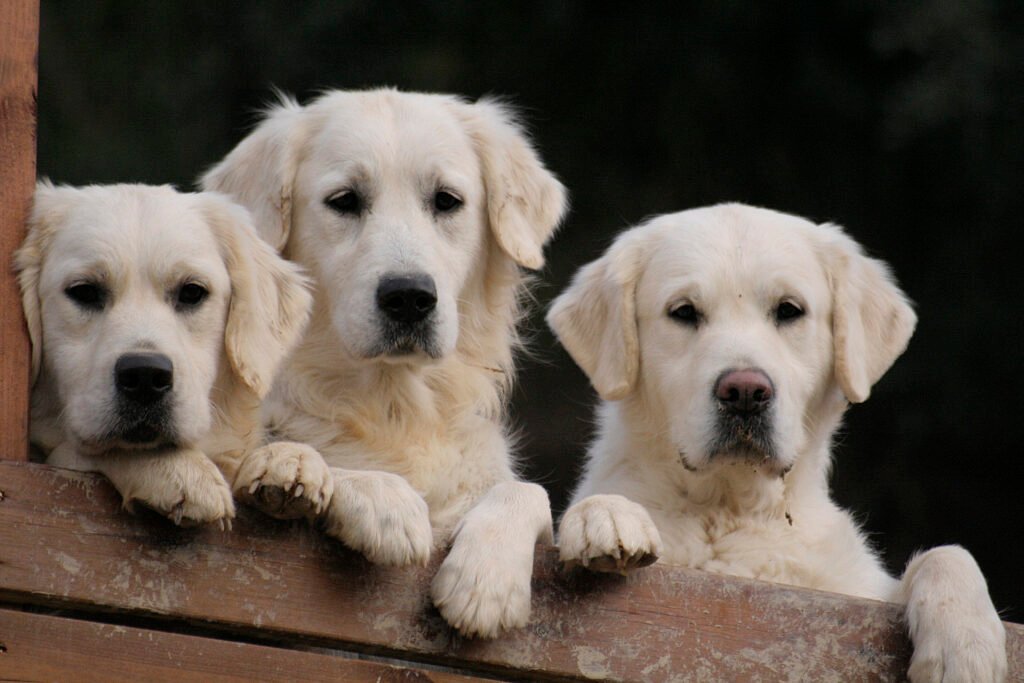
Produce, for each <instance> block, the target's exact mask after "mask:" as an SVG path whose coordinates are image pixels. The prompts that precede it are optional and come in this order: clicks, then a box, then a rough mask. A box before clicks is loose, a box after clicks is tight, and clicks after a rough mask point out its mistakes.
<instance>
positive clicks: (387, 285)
mask: <svg viewBox="0 0 1024 683" xmlns="http://www.w3.org/2000/svg"><path fill="white" fill-rule="evenodd" d="M202 185H203V186H204V187H205V188H207V189H212V190H218V191H221V192H224V193H226V194H228V195H230V196H231V197H233V198H234V199H235V200H236V201H239V202H240V203H242V204H243V205H244V206H246V207H248V208H249V209H250V210H251V211H252V212H253V215H254V216H255V217H256V222H257V227H258V229H259V231H260V233H261V234H262V236H263V237H264V238H265V239H266V240H268V241H269V242H270V243H271V244H272V245H274V246H275V247H276V248H277V249H278V250H280V251H281V252H282V253H283V254H284V255H285V256H286V257H288V258H290V259H292V260H294V261H295V262H297V263H299V264H301V265H302V266H303V267H304V268H305V269H307V270H308V272H309V273H310V274H311V276H312V278H313V281H314V286H315V290H314V305H313V314H312V319H311V322H310V326H309V330H308V332H307V333H306V335H305V337H304V338H303V340H302V342H301V343H300V345H299V348H298V349H297V351H296V352H295V354H294V355H293V356H292V357H291V358H290V360H289V362H288V364H287V367H286V369H285V370H284V371H283V372H282V373H281V375H280V377H279V381H278V383H277V384H276V386H275V388H274V389H273V391H272V393H271V395H270V396H269V398H268V403H267V409H266V415H267V418H268V423H269V425H270V427H271V428H272V430H273V432H274V434H275V435H276V442H275V443H271V444H270V445H268V446H267V448H265V449H263V450H262V451H259V452H258V453H257V454H254V456H253V457H251V458H250V459H249V460H248V461H247V463H246V465H245V466H243V469H242V472H241V473H240V475H239V478H238V480H237V481H236V484H235V490H236V494H237V495H238V496H239V497H240V498H241V499H242V500H244V501H247V502H249V503H251V504H253V505H256V506H257V507H260V508H262V509H263V510H264V511H266V512H267V513H269V514H272V515H275V516H279V517H299V516H307V517H311V518H316V519H319V520H320V521H321V523H322V525H323V527H324V528H325V530H326V532H327V533H328V534H330V535H331V536H334V537H336V538H338V539H340V540H341V541H343V542H344V543H346V544H347V545H349V546H350V547H352V548H354V549H356V550H358V551H360V552H362V553H363V554H365V555H366V556H367V557H368V558H369V559H371V560H372V561H375V562H380V563H390V564H404V563H410V562H425V561H426V559H427V557H428V555H429V553H430V550H431V546H432V543H433V536H432V531H431V527H433V530H434V531H436V532H437V533H439V534H443V535H445V536H449V535H450V536H451V538H452V544H453V545H452V548H451V551H450V552H449V554H448V556H447V558H446V559H445V561H444V562H443V564H442V566H441V568H440V570H439V572H438V574H437V576H436V578H435V580H434V582H433V586H432V596H433V599H434V602H435V604H436V605H437V606H438V608H439V609H440V611H441V613H442V615H443V616H444V617H445V619H447V620H448V622H449V623H451V624H452V625H454V626H455V627H456V628H458V629H459V630H461V631H462V632H463V633H464V634H467V635H479V636H485V637H486V636H493V635H495V634H497V633H498V632H499V631H500V630H501V629H504V628H512V627H517V626H520V625H523V624H525V623H526V621H527V619H528V617H529V610H530V577H531V573H532V567H533V551H534V545H535V543H536V542H537V540H538V539H547V540H550V539H551V513H550V507H549V504H548V498H547V494H546V492H545V491H544V490H543V488H541V487H540V486H537V485H534V484H527V483H524V482H520V481H519V480H518V478H517V476H516V474H515V468H514V462H513V459H512V456H511V455H510V448H509V440H508V436H507V433H506V431H507V430H506V426H505V424H504V404H505V394H506V392H507V391H508V389H509V386H510V384H511V382H512V378H513V353H514V350H515V348H516V346H517V344H518V338H517V334H516V323H517V320H518V318H519V315H520V305H519V297H520V296H521V295H522V290H523V284H524V275H523V273H522V271H521V267H526V268H534V269H535V268H539V267H540V266H541V265H542V264H543V260H544V259H543V251H542V249H543V246H544V244H545V242H546V241H547V240H548V238H549V237H550V236H551V234H552V233H553V232H554V230H555V228H556V227H557V225H558V223H559V221H560V220H561V217H562V214H563V212H564V210H565V204H566V201H565V194H564V190H563V188H562V185H561V184H560V183H559V182H558V181H557V180H556V179H555V177H554V176H553V175H552V174H551V173H550V172H549V171H548V170H547V169H546V168H545V167H544V165H543V164H542V162H541V160H540V159H539V158H538V156H537V154H536V152H535V151H534V150H533V148H532V147H531V146H530V144H529V142H528V140H527V139H526V137H525V136H524V134H523V133H522V131H521V130H520V128H519V127H518V125H517V124H516V121H515V118H514V117H513V116H512V114H511V112H510V111H509V110H508V109H507V108H506V107H505V106H503V105H501V104H500V103H498V102H495V101H488V100H484V101H480V102H477V103H469V102H466V101H463V100H461V99H459V98H457V97H453V96H446V95H434V94H419V93H403V92H398V91H395V90H390V89H383V90H374V91H366V92H347V91H333V92H328V93H326V94H324V95H322V96H321V97H319V98H318V99H316V100H315V101H313V102H312V103H310V104H308V105H306V106H301V105H299V104H297V103H296V102H294V101H291V100H288V99H286V98H282V101H281V102H280V104H278V105H277V106H275V107H273V108H271V109H270V111H269V112H267V115H266V117H265V119H264V120H263V121H262V123H260V124H259V126H258V127H257V128H256V129H255V130H254V131H253V132H252V133H251V134H250V135H249V136H248V137H246V138H245V139H243V140H242V141H241V142H240V143H239V144H238V146H237V147H235V149H234V150H232V151H231V152H230V153H229V154H228V155H227V156H226V157H225V158H224V159H223V160H222V161H221V162H220V163H219V164H217V165H216V166H215V167H214V168H213V169H211V170H210V171H209V172H208V173H207V174H206V175H205V176H204V177H203V178H202Z"/></svg>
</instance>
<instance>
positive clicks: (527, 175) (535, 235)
mask: <svg viewBox="0 0 1024 683" xmlns="http://www.w3.org/2000/svg"><path fill="white" fill-rule="evenodd" d="M458 111H459V113H460V116H461V117H462V118H463V120H464V121H465V124H466V127H467V129H468V131H469V134H470V136H471V137H472V138H473V144H474V146H475V147H476V151H477V155H478V156H479V158H480V164H481V168H482V171H483V176H484V185H485V186H486V192H487V217H488V219H489V221H490V224H491V231H492V232H493V233H494V237H495V239H497V241H498V245H499V246H500V247H501V249H502V251H504V252H505V253H506V254H508V255H509V256H510V257H512V259H513V260H514V261H515V262H516V263H518V264H519V265H521V266H524V267H526V268H532V269H535V270H536V269H537V268H540V267H541V266H543V265H544V251H543V250H544V244H545V243H546V242H547V241H548V239H550V237H551V235H552V234H554V232H555V228H557V227H558V224H559V222H561V220H562V216H563V215H564V214H565V210H566V208H567V200H566V194H565V188H564V187H563V186H562V183H560V182H558V179H557V178H555V176H554V175H553V174H552V173H551V172H550V171H549V170H547V168H545V167H544V164H543V162H541V160H540V157H539V156H537V152H536V151H534V149H533V147H532V146H531V145H530V142H529V140H527V138H526V135H525V134H524V133H523V131H522V129H521V128H520V127H519V125H518V123H517V122H516V120H515V116H514V115H513V114H512V112H511V111H510V110H509V108H508V107H506V106H505V105H502V104H501V103H499V102H496V101H493V100H486V99H484V100H481V101H479V102H477V103H476V104H463V105H460V106H459V107H458Z"/></svg>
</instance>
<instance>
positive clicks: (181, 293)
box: [177, 282, 210, 310]
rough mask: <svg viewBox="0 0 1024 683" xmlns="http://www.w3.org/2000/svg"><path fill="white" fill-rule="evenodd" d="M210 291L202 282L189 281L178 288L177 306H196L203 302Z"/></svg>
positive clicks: (181, 307) (184, 307)
mask: <svg viewBox="0 0 1024 683" xmlns="http://www.w3.org/2000/svg"><path fill="white" fill-rule="evenodd" d="M209 294H210V293H209V292H208V291H207V290H206V288H205V287H203V286H202V285H200V284H196V283H195V282H187V283H185V284H183V285H182V286H181V287H180V288H179V289H178V302H177V307H178V309H179V310H181V309H189V308H195V307H197V306H198V305H199V304H201V303H203V301H204V300H205V299H206V297H207V296H209Z"/></svg>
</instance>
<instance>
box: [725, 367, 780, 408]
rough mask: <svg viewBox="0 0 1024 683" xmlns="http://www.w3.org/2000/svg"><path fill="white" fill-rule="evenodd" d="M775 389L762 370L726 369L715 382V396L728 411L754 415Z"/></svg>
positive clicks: (764, 404)
mask: <svg viewBox="0 0 1024 683" xmlns="http://www.w3.org/2000/svg"><path fill="white" fill-rule="evenodd" d="M774 394H775V389H774V387H773V386H772V381H771V379H769V377H768V375H766V374H765V373H764V371H763V370H758V369H757V368H751V369H747V370H728V371H726V372H725V373H723V374H722V376H721V377H719V378H718V381H717V382H715V398H717V399H718V402H719V403H720V404H721V405H722V406H723V407H725V408H726V409H728V410H729V411H731V412H733V413H735V414H737V415H742V416H750V415H756V414H757V413H760V412H762V411H763V410H764V409H765V408H767V407H768V404H769V403H771V400H772V396H774Z"/></svg>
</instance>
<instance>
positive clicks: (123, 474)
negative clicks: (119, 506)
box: [46, 443, 235, 527]
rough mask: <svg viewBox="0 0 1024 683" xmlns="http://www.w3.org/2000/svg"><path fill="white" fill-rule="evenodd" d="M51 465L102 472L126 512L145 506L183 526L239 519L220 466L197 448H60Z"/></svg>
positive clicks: (61, 446)
mask: <svg viewBox="0 0 1024 683" xmlns="http://www.w3.org/2000/svg"><path fill="white" fill-rule="evenodd" d="M46 462H47V464H50V465H54V466H56V467H66V468H68V469H74V470H80V471H87V472H99V473H101V474H103V475H104V476H105V477H106V478H107V479H109V480H110V482H111V483H112V484H113V485H114V488H116V489H117V492H118V493H120V494H121V498H122V499H123V501H124V507H125V509H127V510H131V509H133V507H134V505H135V504H136V503H138V504H141V505H144V506H146V507H148V508H150V509H152V510H154V511H155V512H157V513H159V514H161V515H163V516H164V517H167V518H168V519H170V520H171V521H173V522H174V523H175V524H177V525H179V526H183V527H189V526H198V525H200V524H208V523H210V522H218V521H219V522H221V524H222V525H223V523H224V520H230V519H232V518H233V517H234V516H235V504H234V501H233V500H232V498H231V489H230V487H229V486H228V483H227V481H225V480H224V476H223V475H222V474H221V472H220V470H218V469H217V466H216V465H215V464H214V463H213V461H212V460H210V459H209V458H208V457H207V456H206V454H205V453H203V452H202V451H198V450H196V449H194V448H185V449H181V450H176V451H166V452H157V453H153V452H136V451H120V450H117V451H111V452H109V453H104V454H102V455H97V456H85V455H82V454H80V453H77V452H76V451H75V449H74V447H72V446H71V445H70V444H67V443H64V444H61V445H60V446H58V447H57V448H56V449H54V451H53V452H52V453H51V454H50V457H49V458H47V461H46Z"/></svg>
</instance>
